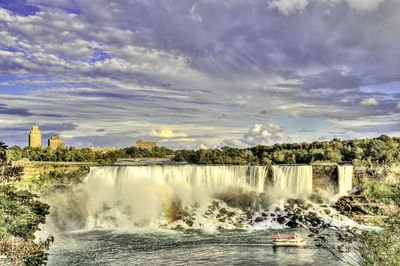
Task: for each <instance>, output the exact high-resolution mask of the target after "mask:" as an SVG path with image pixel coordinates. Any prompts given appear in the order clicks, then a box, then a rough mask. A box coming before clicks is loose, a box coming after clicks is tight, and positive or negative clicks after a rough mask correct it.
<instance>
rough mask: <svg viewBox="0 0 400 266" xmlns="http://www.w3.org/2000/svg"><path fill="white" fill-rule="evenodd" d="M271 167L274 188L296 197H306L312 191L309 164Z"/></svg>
mask: <svg viewBox="0 0 400 266" xmlns="http://www.w3.org/2000/svg"><path fill="white" fill-rule="evenodd" d="M272 169H273V172H274V176H273V184H274V188H278V189H280V190H282V191H284V192H286V193H290V194H292V195H293V196H294V197H296V198H300V197H307V196H309V195H310V194H311V193H312V167H311V165H296V166H292V165H274V166H272Z"/></svg>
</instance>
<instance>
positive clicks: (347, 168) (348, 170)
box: [338, 165, 353, 195]
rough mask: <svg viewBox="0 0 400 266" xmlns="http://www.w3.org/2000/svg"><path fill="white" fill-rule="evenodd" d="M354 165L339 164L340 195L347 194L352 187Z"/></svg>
mask: <svg viewBox="0 0 400 266" xmlns="http://www.w3.org/2000/svg"><path fill="white" fill-rule="evenodd" d="M352 179H353V166H352V165H339V166H338V183H339V195H347V194H348V193H349V192H351V189H352Z"/></svg>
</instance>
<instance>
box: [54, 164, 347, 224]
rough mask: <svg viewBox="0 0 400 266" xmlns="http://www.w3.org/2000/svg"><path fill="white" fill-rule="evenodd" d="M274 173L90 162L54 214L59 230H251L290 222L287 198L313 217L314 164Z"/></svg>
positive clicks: (266, 169)
mask: <svg viewBox="0 0 400 266" xmlns="http://www.w3.org/2000/svg"><path fill="white" fill-rule="evenodd" d="M351 170H352V169H350V168H349V167H341V168H340V170H339V173H340V174H339V176H340V180H342V181H340V185H341V191H347V189H348V188H350V189H351V175H350V174H349V171H350V172H351ZM272 171H273V175H272V176H268V172H269V167H268V166H247V165H246V166H237V165H235V166H234V165H141V166H137V165H129V166H126V165H125V166H99V167H91V169H90V173H89V174H88V176H87V177H86V179H85V182H84V184H82V185H79V186H77V187H76V188H75V189H73V190H67V191H64V192H62V193H65V194H55V198H58V199H57V202H58V203H57V206H58V208H57V210H56V209H53V215H52V217H53V218H54V224H55V226H56V227H57V228H64V229H69V230H71V229H79V228H97V227H100V228H130V227H132V226H134V227H154V228H160V227H163V228H187V227H192V228H214V229H215V228H246V227H249V226H250V227H252V226H254V224H255V223H258V222H259V221H260V220H263V226H264V227H265V226H267V227H271V228H282V227H285V223H286V222H287V221H288V220H289V218H290V217H289V216H288V215H289V214H288V210H287V209H286V208H287V206H288V205H287V202H292V203H291V204H289V206H291V207H290V208H298V206H300V205H301V206H303V207H301V208H303V212H305V213H304V214H305V215H308V214H310V215H311V214H312V212H314V211H315V210H313V209H310V208H312V206H313V205H312V204H311V205H310V201H309V199H310V196H311V194H312V193H313V187H312V166H310V165H277V166H272ZM270 178H272V179H270ZM349 178H350V184H349V183H348V182H349V181H348V179H349ZM343 182H344V183H343ZM68 193H69V194H68ZM294 199H302V201H296V203H293V202H294V201H295V200H294ZM62 204H64V205H62ZM296 206H297V207H296ZM306 206H307V207H306ZM277 209H280V210H281V211H277ZM284 209H285V210H284ZM305 209H307V211H305ZM297 212H298V211H297ZM296 215H298V214H296ZM313 215H314V214H313ZM53 218H52V219H53ZM284 220H285V221H284Z"/></svg>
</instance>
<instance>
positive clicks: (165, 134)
mask: <svg viewBox="0 0 400 266" xmlns="http://www.w3.org/2000/svg"><path fill="white" fill-rule="evenodd" d="M150 135H151V136H154V137H162V138H175V137H187V136H188V134H186V133H184V132H174V131H172V130H171V129H161V130H160V131H157V130H154V129H153V130H152V131H151V132H150Z"/></svg>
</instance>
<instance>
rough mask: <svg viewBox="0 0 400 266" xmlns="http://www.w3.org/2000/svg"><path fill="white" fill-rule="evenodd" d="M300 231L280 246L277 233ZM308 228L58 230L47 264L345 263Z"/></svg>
mask: <svg viewBox="0 0 400 266" xmlns="http://www.w3.org/2000/svg"><path fill="white" fill-rule="evenodd" d="M294 232H300V233H302V235H303V237H304V238H305V239H307V240H308V243H307V245H306V246H305V247H277V248H274V247H273V246H272V244H271V239H272V236H273V235H276V234H278V233H280V234H281V235H284V234H293V233H294ZM308 234H309V232H308V231H306V230H301V229H292V230H289V229H285V230H253V229H251V230H219V231H215V232H204V231H202V230H191V229H186V230H159V229H157V230H147V229H138V230H135V231H125V232H123V231H115V230H90V231H77V232H69V233H63V234H60V235H57V236H56V241H55V243H54V244H53V245H52V247H51V249H50V257H49V265H326V266H327V265H343V264H341V263H340V262H338V261H336V260H335V259H334V257H333V256H332V255H331V254H330V253H328V252H327V251H325V250H323V249H320V248H318V247H316V246H315V244H314V243H313V241H312V238H311V237H309V236H308Z"/></svg>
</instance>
